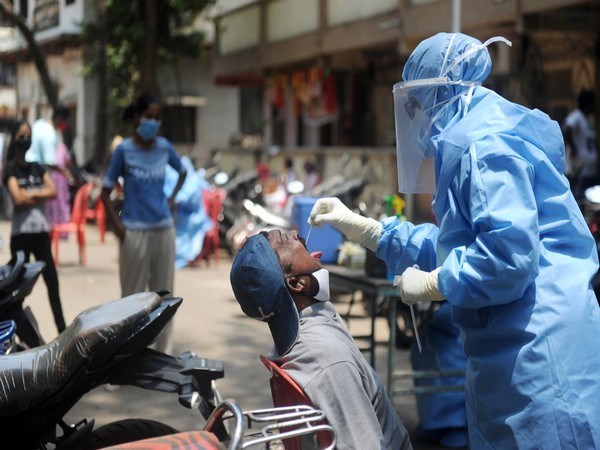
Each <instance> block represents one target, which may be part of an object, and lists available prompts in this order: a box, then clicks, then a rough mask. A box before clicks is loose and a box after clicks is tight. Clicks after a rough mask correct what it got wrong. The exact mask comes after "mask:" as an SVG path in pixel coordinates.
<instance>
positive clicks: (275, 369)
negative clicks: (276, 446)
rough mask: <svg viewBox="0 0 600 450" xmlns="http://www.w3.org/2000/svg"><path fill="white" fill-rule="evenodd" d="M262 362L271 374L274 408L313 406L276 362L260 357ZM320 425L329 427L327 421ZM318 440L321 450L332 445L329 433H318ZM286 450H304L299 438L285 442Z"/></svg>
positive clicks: (263, 356)
mask: <svg viewBox="0 0 600 450" xmlns="http://www.w3.org/2000/svg"><path fill="white" fill-rule="evenodd" d="M260 360H261V361H262V363H263V364H264V365H265V367H266V368H267V369H268V370H269V372H271V379H270V380H269V383H270V385H271V396H272V397H273V406H274V407H276V408H279V407H282V406H297V405H307V406H312V407H314V405H313V404H312V402H311V401H310V399H309V398H308V396H307V395H306V394H305V393H304V391H303V390H302V388H301V387H300V386H299V385H298V383H296V382H295V381H294V380H293V379H292V378H291V377H290V376H289V375H288V374H287V373H286V372H285V370H283V369H282V368H281V367H279V365H277V363H276V362H275V361H273V360H272V359H270V358H269V357H268V356H265V355H260ZM319 424H324V425H327V422H326V421H322V422H319ZM317 440H318V442H319V445H320V447H321V448H327V447H328V446H330V445H331V435H330V434H329V433H327V432H318V433H317ZM283 445H284V447H285V448H286V450H302V443H301V440H300V438H299V437H293V438H287V439H284V440H283Z"/></svg>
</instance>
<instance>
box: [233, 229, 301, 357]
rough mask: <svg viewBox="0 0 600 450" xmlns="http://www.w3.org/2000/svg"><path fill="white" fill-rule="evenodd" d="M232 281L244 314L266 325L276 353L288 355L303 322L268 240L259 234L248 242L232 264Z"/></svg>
mask: <svg viewBox="0 0 600 450" xmlns="http://www.w3.org/2000/svg"><path fill="white" fill-rule="evenodd" d="M229 279H230V282H231V287H232V288H233V293H234V294H235V298H236V300H237V301H238V303H239V304H240V306H241V308H242V311H244V314H246V315H247V316H249V317H252V318H253V319H257V320H260V321H262V322H267V323H268V324H269V328H270V330H271V335H272V336H273V342H274V343H275V348H276V349H277V353H278V354H279V356H283V355H285V354H286V353H287V352H288V351H289V350H290V349H291V348H292V346H293V345H294V342H296V339H297V338H298V323H299V320H300V318H299V316H298V310H297V309H296V305H295V303H294V301H293V299H292V296H291V295H290V293H289V292H288V290H287V287H286V284H285V278H284V277H283V271H282V270H281V264H280V263H279V259H278V258H277V255H276V254H275V251H274V250H273V248H272V247H271V243H270V242H269V240H268V239H267V237H266V236H264V235H262V234H256V235H254V236H251V237H249V238H248V239H247V240H246V242H245V244H244V245H243V246H242V248H241V249H240V250H239V251H238V253H237V254H236V256H235V259H234V260H233V264H232V266H231V272H230V274H229Z"/></svg>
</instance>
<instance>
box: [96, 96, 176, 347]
mask: <svg viewBox="0 0 600 450" xmlns="http://www.w3.org/2000/svg"><path fill="white" fill-rule="evenodd" d="M123 118H124V120H128V121H129V120H132V121H133V125H134V132H133V134H132V135H131V136H130V137H127V138H125V139H123V141H122V142H121V143H120V144H119V145H118V146H117V147H116V148H115V151H114V152H113V154H112V155H111V157H110V161H109V164H108V168H107V170H106V173H105V175H104V180H103V182H102V194H101V198H102V201H103V202H104V205H105V206H106V212H107V218H108V220H109V222H110V224H111V228H112V230H113V232H114V233H115V235H116V236H117V238H118V239H119V242H120V246H119V277H120V282H121V295H122V296H123V297H125V296H128V295H131V294H134V293H136V292H143V291H145V290H146V289H148V290H150V291H170V292H171V293H173V284H174V276H175V274H174V272H175V224H174V218H173V214H172V211H173V210H174V208H175V197H176V196H177V193H178V192H179V190H180V189H181V186H182V185H183V182H184V180H185V177H186V170H185V168H184V167H183V165H182V163H181V159H180V157H179V155H178V154H177V152H176V151H175V149H174V147H173V144H171V142H170V141H169V140H167V139H165V138H164V137H161V136H159V135H158V132H159V129H160V124H161V121H160V118H161V116H160V103H159V100H158V98H157V97H155V96H154V95H152V94H149V93H144V94H141V95H140V96H139V97H138V98H137V99H136V100H135V102H134V103H133V104H131V105H130V106H129V107H128V108H127V109H126V110H125V112H124V115H123ZM167 165H170V166H171V167H173V169H175V170H176V171H177V172H178V174H179V177H178V179H177V182H176V184H175V186H174V188H173V191H172V193H171V195H170V196H169V197H168V198H167V196H166V195H165V193H164V191H163V186H164V182H165V171H166V167H167ZM120 177H122V179H123V208H122V212H121V214H120V215H119V214H118V213H117V211H116V210H115V208H114V207H113V204H112V202H111V198H110V195H111V191H112V190H113V189H114V188H115V187H116V186H117V182H118V181H119V178H120ZM172 323H173V321H172V320H171V322H170V324H169V325H168V326H167V328H165V329H164V330H163V331H162V333H161V334H160V335H159V338H158V340H157V342H156V349H157V350H160V351H163V352H167V353H168V352H170V351H171V346H172V343H171V339H170V334H171V330H172Z"/></svg>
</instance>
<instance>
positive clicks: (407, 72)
mask: <svg viewBox="0 0 600 450" xmlns="http://www.w3.org/2000/svg"><path fill="white" fill-rule="evenodd" d="M489 43H490V42H486V43H484V44H481V42H479V41H478V40H476V39H473V38H471V37H469V36H465V35H463V34H447V33H440V34H437V35H435V36H433V37H431V38H429V39H426V40H425V41H423V42H422V43H421V44H419V46H417V48H416V49H415V51H414V52H413V54H412V55H411V56H410V58H409V59H408V61H407V63H406V66H405V69H404V72H403V78H404V80H405V81H404V82H403V83H400V85H399V86H397V87H395V90H396V92H395V94H398V95H396V98H395V103H396V105H395V106H396V120H397V140H398V147H399V151H398V158H399V161H398V164H399V171H400V176H399V188H400V191H401V192H408V193H410V192H423V191H425V187H426V186H427V185H428V180H427V179H426V178H427V173H428V172H427V170H426V167H427V165H428V164H430V163H433V164H432V167H433V169H434V171H435V172H434V173H435V176H434V177H431V180H429V181H432V180H433V181H435V183H434V184H432V185H431V186H432V187H433V193H434V201H433V209H434V212H435V216H436V221H437V223H438V224H439V227H438V230H437V239H433V240H432V239H423V236H422V234H423V233H426V232H430V229H429V228H425V226H422V225H420V226H414V225H412V224H409V223H398V222H396V221H394V220H390V221H387V222H384V223H383V224H382V223H379V222H377V221H375V220H373V219H368V218H365V217H362V216H358V215H356V214H354V213H351V212H350V211H348V210H347V209H344V207H343V205H340V204H339V203H338V202H336V201H335V200H334V199H322V200H320V201H319V202H317V203H316V204H315V207H314V208H313V211H312V212H311V216H310V219H309V221H311V223H314V224H315V225H322V224H325V223H331V224H333V225H334V226H336V227H337V228H338V229H340V230H341V231H342V232H344V233H345V234H346V235H347V236H348V237H349V238H350V239H352V240H354V241H356V242H360V243H362V244H363V245H366V246H370V247H371V248H375V249H376V251H377V255H378V256H379V257H380V258H382V259H384V260H386V261H387V262H388V263H389V264H392V265H393V266H395V267H396V269H397V270H402V271H403V272H402V273H403V275H402V279H401V280H400V284H399V286H398V287H399V290H400V294H401V296H402V298H403V301H404V302H405V303H409V304H413V303H415V302H417V301H423V300H427V301H439V300H443V299H446V300H447V301H448V302H449V304H450V305H451V307H452V321H453V323H454V324H455V325H456V326H457V327H458V328H459V329H460V331H461V337H462V342H463V346H464V350H465V354H466V355H467V371H466V382H465V383H466V397H467V415H468V425H469V440H470V447H471V448H474V449H492V448H495V449H500V448H502V449H504V448H519V449H530V448H539V449H550V448H552V449H554V448H582V449H583V448H586V449H587V448H600V409H599V406H598V405H600V376H599V374H600V352H599V351H598V348H600V312H599V308H598V303H597V300H596V297H595V294H594V291H593V289H592V287H591V283H590V281H591V279H592V277H593V275H594V274H595V273H596V271H597V270H598V255H597V251H596V246H595V244H594V239H593V237H592V236H591V234H590V232H589V230H588V227H587V225H586V223H585V220H584V218H583V216H582V214H581V212H580V210H579V208H578V205H577V203H576V202H575V200H574V198H573V196H572V195H571V192H570V189H569V184H568V181H567V179H566V178H565V176H564V169H565V152H564V146H563V138H562V135H561V131H560V127H559V126H558V124H557V123H556V122H554V121H552V120H551V119H550V118H549V117H548V116H547V115H546V114H544V113H542V112H541V111H539V110H530V109H528V108H525V107H523V106H520V105H517V104H514V103H511V102H509V101H508V100H506V99H504V98H503V97H501V96H500V95H498V94H497V93H495V92H493V91H491V90H489V89H486V88H484V87H482V86H481V82H483V81H484V80H485V78H486V77H487V75H488V74H489V71H490V68H491V61H490V57H489V53H488V51H487V49H486V47H487V45H488V44H489ZM405 131H408V132H409V133H408V134H407V133H405ZM411 146H412V151H413V156H415V158H414V159H413V160H410V159H407V158H406V157H407V156H410V151H411V150H410V148H411ZM404 169H407V171H406V172H403V170H404ZM415 246H417V248H415ZM407 249H410V251H411V252H413V253H414V252H417V253H420V254H422V255H424V254H430V255H435V257H436V261H437V266H438V267H437V268H435V269H434V270H431V268H430V267H428V268H426V270H420V269H417V268H413V267H411V264H410V261H405V257H404V256H403V255H406V254H407V252H406V250H407ZM409 259H410V258H409ZM429 270H431V271H429Z"/></svg>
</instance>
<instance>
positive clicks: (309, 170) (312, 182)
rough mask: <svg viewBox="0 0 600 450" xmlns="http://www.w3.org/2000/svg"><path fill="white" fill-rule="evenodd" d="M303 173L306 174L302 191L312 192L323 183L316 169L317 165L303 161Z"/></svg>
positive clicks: (319, 172) (309, 161)
mask: <svg viewBox="0 0 600 450" xmlns="http://www.w3.org/2000/svg"><path fill="white" fill-rule="evenodd" d="M304 172H306V179H305V181H304V189H305V190H306V192H312V190H313V189H314V188H315V187H317V186H318V185H319V184H321V181H323V175H322V174H321V171H320V170H319V168H318V167H317V163H316V162H314V161H312V160H310V159H307V160H306V161H304Z"/></svg>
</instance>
